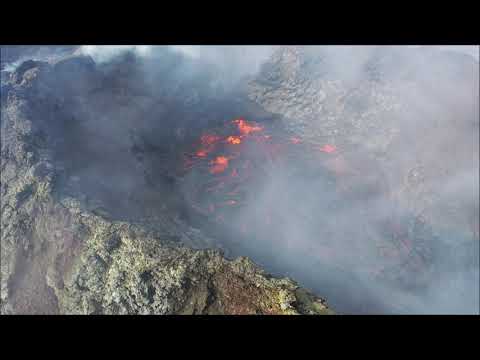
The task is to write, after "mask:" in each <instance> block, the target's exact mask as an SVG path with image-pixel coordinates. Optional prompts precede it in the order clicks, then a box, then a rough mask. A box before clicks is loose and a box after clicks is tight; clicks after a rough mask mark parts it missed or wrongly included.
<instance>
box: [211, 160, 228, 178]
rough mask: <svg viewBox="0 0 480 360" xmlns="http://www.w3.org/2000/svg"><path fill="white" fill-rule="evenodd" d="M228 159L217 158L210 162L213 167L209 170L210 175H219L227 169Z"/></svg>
mask: <svg viewBox="0 0 480 360" xmlns="http://www.w3.org/2000/svg"><path fill="white" fill-rule="evenodd" d="M228 161H229V159H228V158H227V157H226V156H217V157H216V158H215V159H214V160H212V161H211V162H210V164H212V165H213V166H212V167H211V168H210V172H211V173H212V174H220V173H222V172H224V171H225V170H226V169H227V168H228Z"/></svg>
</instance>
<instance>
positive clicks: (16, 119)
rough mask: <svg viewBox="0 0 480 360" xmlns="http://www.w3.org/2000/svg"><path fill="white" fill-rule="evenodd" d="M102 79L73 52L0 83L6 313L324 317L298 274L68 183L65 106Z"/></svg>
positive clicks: (30, 64) (71, 163) (169, 218)
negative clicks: (125, 212) (122, 214)
mask: <svg viewBox="0 0 480 360" xmlns="http://www.w3.org/2000/svg"><path fill="white" fill-rule="evenodd" d="M72 74H74V75H73V76H75V77H74V78H73V79H72ZM102 79H103V78H102V77H101V76H100V75H99V74H98V73H96V70H95V64H94V63H93V62H92V61H91V59H89V58H88V57H81V56H80V57H77V56H74V57H70V58H65V59H62V60H60V61H58V62H56V63H54V64H47V63H44V62H38V61H27V62H25V63H23V64H22V65H21V66H19V67H18V68H17V70H16V71H15V72H14V73H13V74H11V75H10V76H9V77H8V81H2V92H1V97H2V104H1V110H2V111H1V168H0V170H1V230H2V231H1V239H0V240H1V253H0V255H1V259H0V260H1V311H2V313H5V314H32V313H33V314H36V313H37V314H38V313H47V314H56V313H62V314H63V313H65V314H99V313H101V314H329V313H331V310H330V309H329V308H328V307H327V305H326V304H325V302H324V301H323V300H322V299H320V298H318V297H316V296H315V295H313V294H311V293H310V292H308V291H307V290H305V289H302V288H300V287H299V286H298V285H297V284H296V283H295V282H294V281H292V280H290V279H278V278H274V277H271V276H269V275H268V274H266V273H265V272H264V271H262V270H261V269H260V268H259V267H258V266H256V265H255V264H254V263H252V262H251V261H250V260H248V259H246V258H237V259H235V260H229V259H227V258H226V257H225V256H224V255H223V252H222V251H221V250H220V249H217V250H207V248H214V247H217V246H216V243H215V242H214V241H213V240H212V239H209V238H208V237H206V236H204V235H202V234H201V233H200V232H199V231H198V230H196V229H194V228H191V227H189V226H188V225H187V224H185V223H183V222H182V221H181V220H179V219H178V218H176V217H175V216H174V214H172V213H169V212H168V211H167V210H165V211H163V212H162V211H160V210H159V211H158V212H156V214H155V216H150V217H148V218H142V219H136V220H135V219H127V218H126V219H124V220H118V219H115V216H112V213H111V209H112V207H108V206H107V205H106V204H105V202H104V201H103V199H101V198H96V197H95V196H93V195H92V193H90V194H87V195H86V194H85V193H81V191H79V189H80V190H81V187H80V188H78V187H77V188H75V186H74V184H75V183H76V182H78V181H79V180H78V178H77V177H78V176H77V175H74V173H73V172H72V170H71V169H72V167H75V166H76V165H78V163H81V162H82V158H81V157H80V155H78V156H77V157H68V156H69V155H68V154H71V153H68V152H67V151H65V149H68V147H66V146H67V145H70V146H72V144H73V145H74V143H72V144H67V145H65V144H62V140H65V138H67V139H68V141H70V142H71V141H72V140H71V139H72V138H68V137H67V135H66V132H64V130H65V129H66V128H68V126H70V125H71V124H72V123H71V122H72V121H74V120H72V119H71V117H69V116H66V115H65V114H66V113H65V112H64V111H63V110H64V108H65V107H66V106H71V105H72V102H73V103H74V104H78V102H79V103H81V102H82V101H83V102H85V101H86V98H85V96H86V94H88V93H91V92H94V91H97V89H98V86H97V85H98V82H97V81H102ZM77 80H78V81H77ZM75 101H78V102H77V103H75ZM65 104H68V105H65ZM92 106H93V105H92ZM69 121H70V123H69ZM98 121H100V120H98ZM70 131H72V130H70ZM99 131H103V130H101V129H100V130H99ZM73 132H75V131H73ZM76 133H77V135H78V134H83V133H82V132H80V131H77V132H76ZM62 137H63V139H62ZM112 146H113V145H112ZM122 146H124V144H121V145H118V147H117V148H114V149H113V150H112V153H115V151H121V149H123V147H122ZM119 149H120V150H119ZM78 150H79V151H88V149H86V148H85V149H84V148H79V149H78ZM122 151H123V150H122ZM72 154H73V153H72ZM83 155H85V154H83ZM108 156H109V155H108V154H105V157H106V158H107V159H108ZM112 159H113V158H112ZM109 161H110V160H109ZM118 194H120V193H118ZM118 194H117V196H118ZM155 200H156V201H157V202H158V201H161V199H158V198H156V199H155ZM158 209H162V206H158Z"/></svg>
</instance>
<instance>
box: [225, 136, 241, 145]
mask: <svg viewBox="0 0 480 360" xmlns="http://www.w3.org/2000/svg"><path fill="white" fill-rule="evenodd" d="M227 142H228V143H230V144H232V145H238V144H240V143H241V142H242V139H241V138H240V137H239V136H229V137H227Z"/></svg>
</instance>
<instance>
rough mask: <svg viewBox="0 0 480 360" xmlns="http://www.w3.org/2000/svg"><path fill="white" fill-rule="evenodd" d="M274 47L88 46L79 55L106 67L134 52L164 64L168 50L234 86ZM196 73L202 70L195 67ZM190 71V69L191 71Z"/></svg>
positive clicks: (254, 71)
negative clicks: (90, 58)
mask: <svg viewBox="0 0 480 360" xmlns="http://www.w3.org/2000/svg"><path fill="white" fill-rule="evenodd" d="M275 48H276V47H275V46H203V45H171V46H155V45H143V46H136V45H121V46H116V45H107V46H96V45H85V46H82V47H81V49H80V50H79V51H80V53H83V54H85V55H90V56H92V57H93V58H94V60H95V61H96V62H99V63H105V62H108V61H111V60H112V59H114V58H115V57H118V56H119V55H122V54H125V53H128V52H131V53H134V54H136V55H137V56H139V57H142V58H145V59H147V60H148V59H150V60H153V59H154V60H155V61H158V62H161V61H162V60H163V59H164V58H165V54H166V53H167V54H168V50H171V51H173V52H176V53H178V54H181V55H182V56H184V57H186V58H188V59H190V60H192V61H195V62H196V64H198V63H203V64H205V65H210V66H213V67H214V69H215V72H217V79H221V81H222V82H223V83H226V84H229V85H231V84H232V83H235V82H237V81H238V80H240V79H242V78H244V77H248V76H253V75H255V74H256V73H257V72H258V71H259V69H260V66H261V64H262V63H264V62H265V61H266V60H267V59H268V58H269V56H270V55H271V54H272V52H273V51H274V49H275ZM195 69H198V70H199V69H201V68H200V67H198V68H197V67H195ZM190 70H191V69H190Z"/></svg>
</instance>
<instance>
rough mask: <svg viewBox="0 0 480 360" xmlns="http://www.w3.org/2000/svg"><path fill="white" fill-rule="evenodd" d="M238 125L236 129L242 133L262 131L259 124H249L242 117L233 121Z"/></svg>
mask: <svg viewBox="0 0 480 360" xmlns="http://www.w3.org/2000/svg"><path fill="white" fill-rule="evenodd" d="M233 122H234V123H235V124H237V126H238V130H239V131H240V133H242V134H243V135H249V134H250V133H253V132H257V131H262V130H263V128H262V127H261V126H255V125H250V124H249V123H248V122H246V121H245V120H243V119H237V120H234V121H233Z"/></svg>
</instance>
